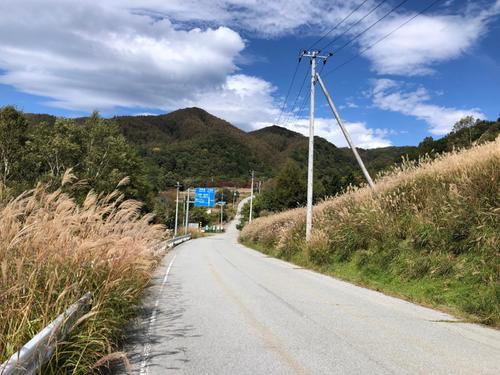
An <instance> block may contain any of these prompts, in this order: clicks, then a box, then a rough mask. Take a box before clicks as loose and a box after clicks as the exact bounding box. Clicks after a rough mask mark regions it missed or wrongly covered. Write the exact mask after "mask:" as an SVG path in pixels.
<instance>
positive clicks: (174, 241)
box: [166, 234, 191, 247]
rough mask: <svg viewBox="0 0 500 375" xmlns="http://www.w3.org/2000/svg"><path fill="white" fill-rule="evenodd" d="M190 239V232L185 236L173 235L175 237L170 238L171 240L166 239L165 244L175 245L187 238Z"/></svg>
mask: <svg viewBox="0 0 500 375" xmlns="http://www.w3.org/2000/svg"><path fill="white" fill-rule="evenodd" d="M190 239H191V235H190V234H186V235H185V236H179V237H175V238H172V239H171V240H167V241H166V242H167V246H171V247H173V246H176V245H179V244H181V243H183V242H186V241H188V240H190Z"/></svg>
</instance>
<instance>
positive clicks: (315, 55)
mask: <svg viewBox="0 0 500 375" xmlns="http://www.w3.org/2000/svg"><path fill="white" fill-rule="evenodd" d="M330 56H332V53H329V54H328V55H327V56H321V55H320V54H319V51H314V50H313V51H306V50H304V51H302V53H301V54H300V57H299V62H300V60H301V59H302V57H309V59H310V61H311V108H310V115H309V158H308V163H307V211H306V241H309V239H310V238H311V230H312V220H313V168H314V94H315V92H314V85H315V84H316V81H318V82H319V84H320V86H321V89H322V90H323V93H324V94H325V97H326V100H327V101H328V104H329V105H330V108H331V109H332V111H333V114H334V116H335V119H336V120H337V122H338V124H339V126H340V128H341V129H342V133H343V134H344V137H345V138H346V140H347V143H348V144H349V147H350V148H351V150H352V152H353V153H354V156H355V158H356V160H357V161H358V164H359V166H360V167H361V170H362V171H363V174H364V175H365V178H366V181H368V185H370V188H372V189H373V188H374V184H373V180H372V178H371V177H370V174H369V173H368V171H367V169H366V167H365V165H364V164H363V160H361V157H360V156H359V154H358V151H357V150H356V146H355V145H354V142H353V141H352V139H351V137H350V136H349V133H348V132H347V128H346V127H345V125H344V123H343V121H342V119H341V118H340V115H339V113H338V111H337V109H336V108H335V105H334V104H333V101H332V98H331V97H330V95H329V94H328V91H327V89H326V87H325V85H324V83H323V81H322V80H321V77H320V76H319V74H318V73H317V72H316V62H317V59H320V60H322V61H323V64H325V63H326V61H327V60H328V58H329V57H330Z"/></svg>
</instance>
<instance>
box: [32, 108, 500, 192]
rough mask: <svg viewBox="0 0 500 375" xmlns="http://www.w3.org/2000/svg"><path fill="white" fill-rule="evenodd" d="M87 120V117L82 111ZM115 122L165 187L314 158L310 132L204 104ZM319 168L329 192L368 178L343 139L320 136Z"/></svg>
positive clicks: (396, 158)
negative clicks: (261, 123) (244, 118)
mask: <svg viewBox="0 0 500 375" xmlns="http://www.w3.org/2000/svg"><path fill="white" fill-rule="evenodd" d="M25 117H26V118H27V120H28V122H29V123H30V124H31V125H32V126H34V125H36V124H40V123H46V124H53V123H55V120H56V118H55V117H54V116H50V115H43V114H41V115H40V114H37V115H34V114H25ZM75 121H76V122H77V123H79V122H80V123H83V122H84V121H85V119H76V120H75ZM104 121H106V122H109V123H115V124H116V125H117V126H118V129H119V130H120V131H121V133H122V134H123V135H124V136H125V138H126V139H127V141H128V142H129V143H130V144H132V145H133V146H135V147H134V148H135V149H136V150H137V152H138V153H139V155H140V156H141V157H142V158H143V160H144V161H145V164H146V169H147V173H148V174H149V178H150V182H151V183H152V185H153V187H154V188H156V189H157V190H163V189H166V188H168V187H171V186H173V185H174V184H175V183H176V181H180V182H181V183H184V184H201V185H213V186H220V185H239V186H242V185H247V184H248V181H249V172H250V170H252V169H253V170H255V171H256V173H257V176H258V178H259V179H262V180H266V179H268V178H271V177H273V176H276V175H277V174H278V173H279V172H280V171H281V170H282V169H283V167H284V166H285V165H286V164H287V162H289V161H290V160H291V161H293V162H295V163H297V165H298V167H299V168H301V169H305V168H306V166H307V150H308V139H307V137H305V136H303V135H302V134H299V133H296V132H293V131H291V130H288V129H285V128H282V127H279V126H270V127H266V128H263V129H260V130H256V131H253V132H248V133H247V132H244V131H243V130H240V129H238V128H237V127H235V126H233V125H231V124H230V123H228V122H227V121H224V120H222V119H220V118H218V117H215V116H213V115H211V114H209V113H208V112H206V111H204V110H202V109H200V108H185V109H180V110H177V111H174V112H171V113H168V114H164V115H158V116H116V117H113V118H111V119H107V120H104ZM499 132H500V122H499V121H496V122H492V121H479V122H475V123H473V124H466V126H463V128H461V129H460V128H458V129H455V131H453V132H451V133H450V134H449V135H447V136H445V137H443V138H441V139H438V140H433V139H432V138H431V137H427V138H425V139H424V140H423V141H422V142H421V143H420V144H419V145H418V146H402V147H384V148H377V149H369V150H363V149H360V150H359V152H360V155H361V157H362V158H363V160H364V161H365V163H366V165H367V167H368V170H369V171H370V173H371V174H373V175H375V174H376V173H377V172H379V171H381V170H384V169H386V168H388V167H389V166H391V165H393V164H394V163H397V162H400V161H401V160H402V157H403V156H404V157H407V158H409V159H416V158H418V157H419V156H421V155H424V154H433V153H441V152H445V151H451V150H452V149H453V148H461V147H467V146H469V145H471V144H472V143H473V142H475V141H483V140H484V141H486V140H492V139H494V138H495V137H496V136H497V135H498V134H499ZM314 154H315V176H316V178H317V179H318V180H319V181H320V182H321V185H322V186H321V187H320V191H319V192H318V193H319V194H320V195H321V194H327V195H332V194H334V193H336V192H337V191H338V190H339V189H340V188H342V187H345V186H346V185H347V184H349V183H354V184H356V183H360V182H363V176H362V174H361V172H360V171H359V168H358V166H357V164H356V161H355V159H354V157H353V155H352V153H351V151H350V150H349V149H348V148H345V147H342V148H339V147H336V146H335V145H333V144H331V143H330V142H328V141H327V140H325V139H323V138H320V137H316V140H315V152H314Z"/></svg>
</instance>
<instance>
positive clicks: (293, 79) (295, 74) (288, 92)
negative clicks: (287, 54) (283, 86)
mask: <svg viewBox="0 0 500 375" xmlns="http://www.w3.org/2000/svg"><path fill="white" fill-rule="evenodd" d="M299 65H300V61H297V64H296V65H295V70H294V72H293V76H292V80H291V81H290V85H289V86H288V91H287V93H286V96H285V100H284V101H283V105H282V106H281V111H280V114H279V116H278V119H277V120H276V121H275V123H276V124H278V123H279V122H280V120H281V116H283V112H284V111H285V108H286V103H287V102H288V97H289V96H290V92H291V91H292V87H293V83H294V82H295V77H296V76H297V71H298V70H299Z"/></svg>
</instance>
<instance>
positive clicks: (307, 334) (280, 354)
mask: <svg viewBox="0 0 500 375" xmlns="http://www.w3.org/2000/svg"><path fill="white" fill-rule="evenodd" d="M130 335H131V343H130V344H129V345H128V352H129V353H128V355H129V358H130V360H131V363H132V368H133V372H134V373H141V374H218V375H219V374H238V375H239V374H252V375H256V374H265V375H270V374H474V375H478V374H500V332H499V331H497V330H494V329H489V328H486V327H482V326H479V325H474V324H468V323H461V322H458V321H457V320H456V319H455V318H454V317H452V316H450V315H447V314H444V313H442V312H438V311H434V310H431V309H428V308H424V307H421V306H418V305H414V304H411V303H409V302H405V301H402V300H399V299H396V298H392V297H388V296H386V295H384V294H381V293H378V292H375V291H371V290H367V289H364V288H360V287H357V286H354V285H351V284H349V283H346V282H342V281H339V280H336V279H334V278H331V277H327V276H324V275H320V274H318V273H315V272H312V271H308V270H305V269H302V268H300V267H297V266H295V265H293V264H290V263H286V262H283V261H280V260H277V259H274V258H270V257H267V256H265V255H263V254H261V253H259V252H256V251H254V250H251V249H248V248H246V247H244V246H242V245H240V244H238V243H237V231H236V229H235V227H234V225H231V226H230V228H229V229H228V232H227V233H225V234H220V235H215V236H212V237H206V238H200V239H195V240H191V241H188V242H186V243H184V244H182V245H180V246H179V247H177V248H175V249H174V250H173V251H172V252H171V253H169V254H168V255H167V256H166V258H165V260H164V264H163V266H162V267H161V268H160V269H159V270H158V274H157V275H156V276H155V279H154V282H153V285H152V287H151V288H150V290H149V292H148V296H147V298H146V300H145V308H144V319H142V321H139V322H138V323H137V324H136V325H135V328H134V329H133V330H131V332H130Z"/></svg>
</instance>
